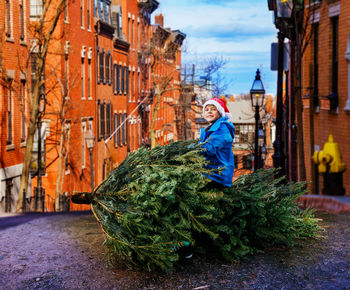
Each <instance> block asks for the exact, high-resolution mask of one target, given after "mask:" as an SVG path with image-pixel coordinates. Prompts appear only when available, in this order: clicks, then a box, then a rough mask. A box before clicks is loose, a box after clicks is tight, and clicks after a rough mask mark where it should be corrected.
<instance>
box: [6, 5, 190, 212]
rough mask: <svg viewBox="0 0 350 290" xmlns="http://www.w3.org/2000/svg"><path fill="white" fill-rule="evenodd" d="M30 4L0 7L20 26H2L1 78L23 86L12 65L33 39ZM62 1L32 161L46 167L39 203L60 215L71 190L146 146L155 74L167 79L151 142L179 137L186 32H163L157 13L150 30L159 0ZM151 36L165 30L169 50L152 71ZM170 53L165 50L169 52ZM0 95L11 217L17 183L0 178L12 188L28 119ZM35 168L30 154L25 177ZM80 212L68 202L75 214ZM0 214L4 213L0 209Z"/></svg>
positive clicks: (86, 186)
mask: <svg viewBox="0 0 350 290" xmlns="http://www.w3.org/2000/svg"><path fill="white" fill-rule="evenodd" d="M7 2H10V5H9V6H6V5H8V4H7ZM38 3H39V2H38V1H36V0H30V3H28V4H23V5H24V6H23V7H24V10H23V11H22V10H21V6H20V7H19V8H18V7H17V6H16V7H15V5H13V3H12V1H11V0H7V1H6V3H5V4H4V5H5V6H4V7H2V9H3V10H2V11H5V12H6V13H7V12H8V13H9V15H10V16H9V17H10V18H9V19H10V20H11V21H14V19H17V20H18V21H19V20H20V19H23V21H22V22H23V27H22V26H21V25H19V23H17V24H16V25H13V23H12V22H11V23H10V22H9V23H10V24H11V29H12V30H11V33H13V37H12V38H11V39H9V36H8V35H6V36H5V35H4V37H3V39H2V49H1V54H2V55H1V56H2V58H1V60H2V68H5V70H2V73H3V75H9V76H10V77H12V79H16V80H17V83H18V84H23V85H25V82H24V79H25V80H26V81H30V77H27V78H23V81H22V82H21V74H20V70H19V69H18V68H16V66H15V64H16V62H15V59H16V58H18V56H20V57H19V58H20V59H21V58H23V61H24V60H25V58H24V56H25V55H26V53H28V50H29V49H30V48H31V47H30V46H29V45H28V46H25V43H24V42H27V43H31V41H32V40H30V39H28V40H27V39H26V38H23V36H22V30H23V31H24V32H25V33H26V32H27V28H28V26H29V25H30V24H32V23H34V22H35V21H38V19H39V18H38V17H39V16H40V13H41V11H42V10H41V6H40V3H39V4H38ZM68 3H69V4H68V6H67V7H66V8H65V9H64V11H63V13H62V15H61V17H60V20H59V24H58V25H57V28H56V31H55V36H57V37H55V39H54V40H53V41H52V42H51V44H50V45H51V47H50V53H49V54H48V57H47V59H46V62H45V64H46V66H45V76H43V78H45V100H46V108H45V112H44V114H43V115H42V118H41V123H40V124H41V128H42V129H41V131H40V132H41V134H40V136H41V138H40V140H41V143H42V144H43V145H42V148H43V150H42V155H43V157H42V159H41V161H40V162H41V163H40V164H42V165H43V167H44V168H45V170H44V173H43V174H42V178H41V179H42V186H43V188H44V189H45V205H44V207H45V210H48V211H53V210H63V209H65V208H66V207H67V203H64V201H67V200H68V199H67V197H68V196H69V193H72V192H74V191H91V188H92V186H96V185H98V184H99V183H100V182H101V181H102V180H103V179H104V178H106V177H107V176H108V173H109V171H110V170H112V169H113V168H115V167H116V166H118V165H119V164H120V163H121V162H122V161H123V160H124V159H125V157H126V156H127V154H129V153H130V152H133V151H135V150H136V149H138V148H139V147H140V146H143V145H149V143H150V141H149V126H150V121H151V120H152V112H153V111H154V110H153V108H154V107H155V103H154V99H155V96H156V92H155V91H154V87H155V85H156V84H157V81H158V78H159V79H160V78H161V77H163V78H166V77H168V76H169V75H171V78H170V79H169V80H168V83H169V85H170V86H169V89H166V90H165V91H164V92H162V95H161V98H160V106H159V108H160V109H159V112H158V114H157V116H156V118H155V124H154V131H155V137H156V142H157V143H158V144H166V143H168V142H169V141H170V140H173V139H175V140H176V138H177V133H176V124H175V121H174V120H175V104H177V103H178V100H179V96H180V90H179V88H180V77H181V76H180V72H181V45H182V41H183V39H184V38H185V35H184V34H183V33H181V32H180V31H178V30H171V29H169V28H165V27H163V17H162V16H161V15H160V16H158V17H157V18H156V24H152V23H151V15H152V13H154V11H155V10H156V9H157V8H158V5H159V2H158V1H155V0H147V1H144V0H143V1H141V0H132V1H130V0H128V1H127V0H113V1H110V0H95V1H87V2H86V1H72V2H68ZM2 5H3V4H2ZM27 7H30V9H27ZM21 11H22V12H21ZM6 13H1V21H2V23H5V22H6V21H9V20H8V18H7V17H5V16H6V15H7V14H6ZM14 13H17V14H19V13H24V15H25V16H23V18H21V17H15V16H14ZM77 20H78V21H77ZM22 22H21V24H22ZM6 25H8V24H6V23H5V26H4V27H5V28H7V26H6ZM17 28H18V31H17V30H16V29H17ZM158 31H161V32H164V33H165V36H166V37H165V41H166V42H167V48H171V50H170V49H168V50H167V55H166V56H165V57H164V58H163V60H162V62H161V64H159V65H158V66H157V69H156V71H155V72H153V73H152V59H151V57H150V55H147V54H145V51H147V49H148V48H149V47H150V45H151V44H152V37H153V36H154V35H155V34H156V33H158ZM11 36H12V34H11ZM32 42H33V41H32ZM4 43H5V44H6V45H3V44H4ZM21 50H23V52H21ZM169 51H172V53H171V55H170V54H169V53H168V52H169ZM31 52H33V51H31ZM31 69H32V71H34V69H35V68H33V67H29V70H28V71H29V74H30V72H31ZM5 72H6V74H5ZM1 94H2V96H4V97H1V102H4V104H3V103H1V116H2V118H1V126H0V130H1V131H0V133H1V137H2V138H1V144H0V146H1V147H0V149H1V165H0V172H1V175H0V177H1V178H2V179H1V188H0V189H1V191H0V192H1V194H0V200H1V198H2V196H4V198H3V199H5V192H6V193H7V192H9V194H7V195H6V196H7V197H6V198H7V199H8V196H11V199H12V200H13V204H12V208H11V209H10V210H9V208H6V211H13V210H14V204H15V201H16V199H17V198H18V194H19V193H18V189H17V192H16V189H15V188H18V186H12V185H10V181H8V179H9V178H7V177H6V178H4V177H3V175H4V174H7V175H6V176H10V175H9V174H10V173H11V176H10V179H12V184H15V183H16V184H17V183H18V182H19V181H18V180H17V179H18V178H19V176H20V174H21V168H22V165H21V164H22V163H23V156H24V150H25V141H24V140H25V132H26V131H25V127H23V126H26V125H25V124H26V122H25V119H23V118H24V117H23V114H22V113H21V112H22V111H21V110H18V108H24V112H27V111H28V110H29V105H28V106H24V105H22V103H21V102H23V99H21V98H18V100H17V99H16V100H15V99H14V98H12V99H11V97H10V96H11V94H10V93H9V90H8V88H7V87H6V86H5V85H4V84H2V86H1ZM25 94H26V91H25V90H23V95H24V97H25ZM5 96H6V97H5ZM21 96H22V95H21ZM8 100H10V101H11V102H10V101H8ZM8 102H9V104H10V103H11V104H10V105H9V104H8ZM24 103H26V102H24ZM5 108H9V109H8V110H7V109H6V110H5ZM27 118H28V116H27ZM9 120H10V121H9ZM9 132H10V133H9ZM8 134H10V135H9V136H8ZM91 135H92V136H94V137H95V138H94V140H95V142H94V144H93V147H92V148H91V149H89V148H87V144H88V143H87V142H86V141H87V139H88V138H89V137H91ZM10 141H11V142H12V143H9V142H10ZM37 141H38V138H36V142H35V144H34V148H33V156H36V155H37V153H38V152H37V151H38V149H35V148H38V146H37V143H38V142H37ZM89 144H90V143H89ZM35 150H36V151H35ZM91 162H92V163H91ZM38 163H39V162H38V159H35V158H34V159H33V162H32V173H33V174H35V170H34V168H33V166H34V165H35V164H38ZM13 178H17V179H15V180H14V179H13ZM31 180H32V185H31V188H32V190H28V192H27V197H30V196H32V193H33V191H34V190H33V189H34V188H35V186H36V180H35V179H31ZM11 186H12V187H11ZM6 188H9V189H6ZM9 190H11V193H10V191H9ZM62 201H63V202H62ZM3 204H5V202H1V203H0V206H2V205H3ZM87 208H88V207H87V206H80V205H75V204H70V209H73V210H80V209H87ZM0 210H1V211H5V209H3V208H0Z"/></svg>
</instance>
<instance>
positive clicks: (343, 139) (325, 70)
mask: <svg viewBox="0 0 350 290" xmlns="http://www.w3.org/2000/svg"><path fill="white" fill-rule="evenodd" d="M311 2H312V3H311V4H310V6H308V7H307V9H308V10H309V11H312V12H310V13H311V17H310V23H309V24H310V27H311V28H312V29H313V35H312V38H311V41H310V43H309V45H308V48H307V51H306V53H305V55H304V58H303V88H304V89H303V95H304V99H303V107H304V109H303V126H304V127H303V129H304V142H305V161H306V171H307V179H308V180H310V179H311V170H312V166H313V164H312V162H311V156H310V152H311V147H310V146H311V138H310V137H311V136H313V137H314V150H315V151H319V150H322V148H323V145H324V143H325V142H327V141H328V136H329V135H330V134H332V135H333V137H334V141H335V142H337V143H338V144H339V147H340V151H341V154H342V156H343V162H344V163H345V164H346V165H347V166H348V168H349V164H350V147H349V143H350V136H349V133H348V132H349V126H350V125H349V124H350V115H349V113H350V89H349V88H350V86H349V84H350V65H349V64H350V56H349V55H350V26H349V15H350V2H349V1H347V0H325V1H311ZM310 100H312V101H313V102H310ZM310 103H313V110H312V111H313V113H312V114H311V118H312V119H313V125H314V130H313V132H311V130H310ZM343 182H344V188H345V190H346V195H350V171H349V169H348V170H347V171H345V172H344V174H343ZM315 183H316V184H317V186H316V189H315V190H316V193H321V192H322V191H321V189H322V188H323V176H322V175H320V174H318V173H317V172H316V178H315Z"/></svg>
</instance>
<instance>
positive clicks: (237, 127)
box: [233, 125, 240, 143]
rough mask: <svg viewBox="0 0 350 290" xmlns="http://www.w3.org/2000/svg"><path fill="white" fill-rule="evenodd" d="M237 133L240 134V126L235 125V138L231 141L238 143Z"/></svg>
mask: <svg viewBox="0 0 350 290" xmlns="http://www.w3.org/2000/svg"><path fill="white" fill-rule="evenodd" d="M239 134H240V126H239V125H235V138H234V139H233V143H239Z"/></svg>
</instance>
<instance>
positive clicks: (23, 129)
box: [20, 80, 27, 142]
mask: <svg viewBox="0 0 350 290" xmlns="http://www.w3.org/2000/svg"><path fill="white" fill-rule="evenodd" d="M25 86H26V83H25V81H24V80H22V81H21V83H20V100H21V114H22V118H21V142H25V141H26V101H27V100H26V90H25Z"/></svg>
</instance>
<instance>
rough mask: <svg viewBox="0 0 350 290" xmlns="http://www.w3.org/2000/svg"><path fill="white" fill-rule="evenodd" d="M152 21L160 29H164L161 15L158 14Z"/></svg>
mask: <svg viewBox="0 0 350 290" xmlns="http://www.w3.org/2000/svg"><path fill="white" fill-rule="evenodd" d="M154 21H155V23H156V24H158V25H160V26H161V27H164V16H163V14H158V15H156V16H155V17H154Z"/></svg>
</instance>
